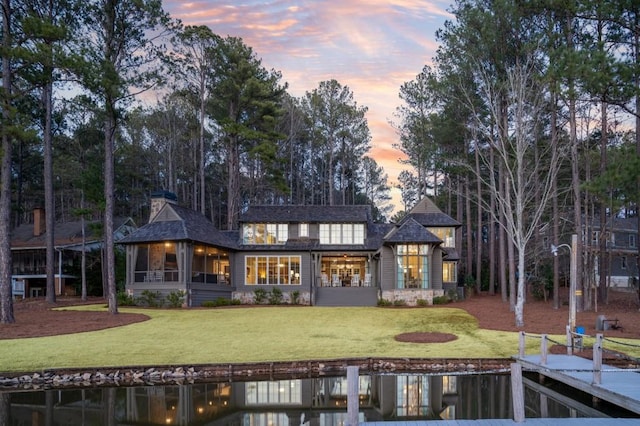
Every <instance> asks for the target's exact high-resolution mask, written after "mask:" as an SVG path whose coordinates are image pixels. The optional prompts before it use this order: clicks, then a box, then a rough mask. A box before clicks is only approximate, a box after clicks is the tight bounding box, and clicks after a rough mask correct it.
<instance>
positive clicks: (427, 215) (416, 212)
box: [400, 197, 462, 227]
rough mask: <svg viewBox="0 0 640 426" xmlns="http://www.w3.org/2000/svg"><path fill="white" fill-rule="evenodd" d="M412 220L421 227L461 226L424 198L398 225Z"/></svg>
mask: <svg viewBox="0 0 640 426" xmlns="http://www.w3.org/2000/svg"><path fill="white" fill-rule="evenodd" d="M408 218H412V219H414V220H415V221H417V222H418V223H419V224H421V225H422V226H434V227H441V226H455V227H459V226H462V224H461V223H460V222H458V221H457V220H455V219H454V218H452V217H451V216H449V215H448V214H445V213H443V212H442V210H440V209H439V208H438V206H436V205H435V203H434V202H433V201H431V199H429V198H427V197H424V198H423V199H422V200H420V201H419V202H418V204H416V205H415V207H414V208H412V209H411V210H410V211H409V213H407V215H406V216H405V217H404V218H403V220H402V221H401V222H400V223H403V222H404V221H405V220H407V219H408Z"/></svg>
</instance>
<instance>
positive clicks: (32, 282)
mask: <svg viewBox="0 0 640 426" xmlns="http://www.w3.org/2000/svg"><path fill="white" fill-rule="evenodd" d="M135 227H136V226H135V223H134V222H133V220H132V219H131V218H114V240H115V241H116V242H117V241H118V240H120V239H122V238H124V237H125V236H127V235H129V234H130V233H131V232H133V230H134V229H135ZM82 228H83V224H82V222H81V221H71V222H63V223H57V224H56V227H55V231H54V249H55V252H56V256H55V259H56V263H55V265H54V271H55V273H54V279H55V289H56V295H73V294H75V289H74V286H73V285H72V284H73V280H74V279H75V278H77V277H76V276H75V275H74V273H73V267H74V264H75V265H76V266H77V263H76V262H77V261H78V260H79V258H80V254H81V253H82V251H85V252H90V251H92V250H97V249H99V248H100V247H102V235H101V231H102V222H101V221H85V223H84V228H85V238H84V242H83V238H82V233H83V232H82ZM46 238H47V230H46V227H45V211H44V209H42V208H36V209H34V210H33V223H28V224H23V225H20V226H18V227H16V228H15V229H14V230H13V231H12V233H11V257H12V264H13V271H12V290H13V294H14V296H18V295H19V296H22V297H29V296H30V297H37V296H44V295H45V291H46V278H47V276H46V246H47V242H46Z"/></svg>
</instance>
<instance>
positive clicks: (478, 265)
mask: <svg viewBox="0 0 640 426" xmlns="http://www.w3.org/2000/svg"><path fill="white" fill-rule="evenodd" d="M479 148H480V147H479V146H478V144H476V150H475V151H476V152H475V161H476V176H481V174H480V173H481V171H480V153H479ZM476 193H477V194H476V196H477V197H478V200H482V184H481V182H480V178H478V177H476ZM476 208H477V209H478V211H477V214H476V218H477V219H476V221H477V223H476V291H477V292H478V293H480V291H481V290H482V203H481V202H478V203H477V207H476Z"/></svg>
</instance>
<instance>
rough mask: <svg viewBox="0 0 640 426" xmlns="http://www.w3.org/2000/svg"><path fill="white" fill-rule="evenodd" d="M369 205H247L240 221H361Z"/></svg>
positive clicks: (367, 215)
mask: <svg viewBox="0 0 640 426" xmlns="http://www.w3.org/2000/svg"><path fill="white" fill-rule="evenodd" d="M370 220H371V206H365V205H358V206H303V205H295V206H249V208H248V209H247V211H246V212H244V213H243V214H241V215H240V222H241V223H356V222H358V223H363V222H369V221H370Z"/></svg>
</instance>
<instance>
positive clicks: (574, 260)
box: [551, 234, 578, 332]
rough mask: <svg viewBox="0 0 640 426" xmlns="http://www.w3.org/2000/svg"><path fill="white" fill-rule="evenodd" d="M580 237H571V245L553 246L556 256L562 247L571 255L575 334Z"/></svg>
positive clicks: (571, 314) (571, 326)
mask: <svg viewBox="0 0 640 426" xmlns="http://www.w3.org/2000/svg"><path fill="white" fill-rule="evenodd" d="M577 246H578V235H577V234H573V235H572V236H571V245H569V244H560V245H559V246H554V245H553V244H552V245H551V253H553V255H554V256H557V255H558V249H559V248H560V247H566V248H568V249H569V255H570V260H571V263H570V267H569V268H570V269H569V329H570V330H571V331H572V332H573V331H575V328H576V293H577V292H578V289H577V283H576V277H577V276H578V251H577V249H576V248H577Z"/></svg>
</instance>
